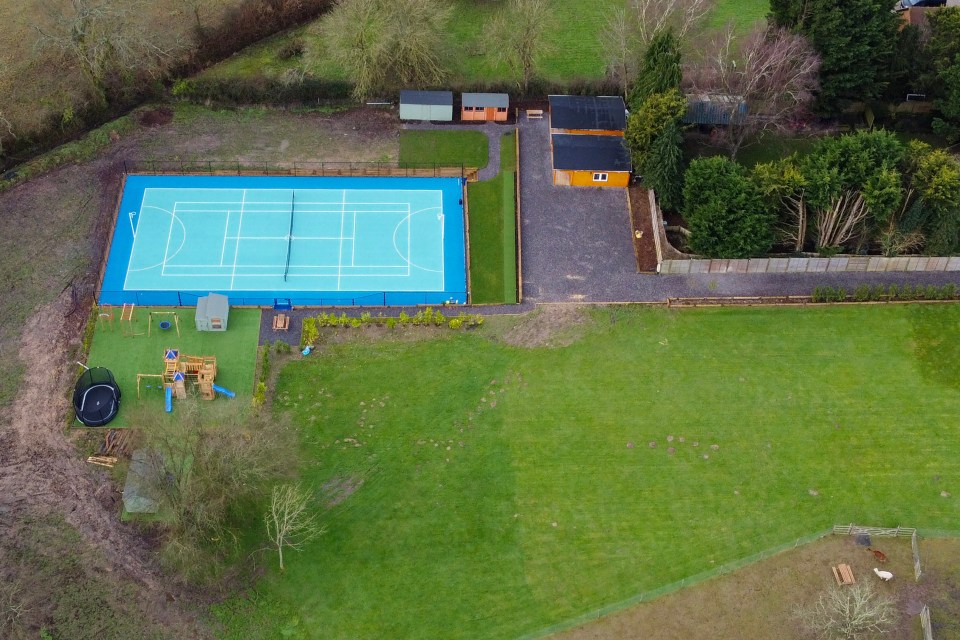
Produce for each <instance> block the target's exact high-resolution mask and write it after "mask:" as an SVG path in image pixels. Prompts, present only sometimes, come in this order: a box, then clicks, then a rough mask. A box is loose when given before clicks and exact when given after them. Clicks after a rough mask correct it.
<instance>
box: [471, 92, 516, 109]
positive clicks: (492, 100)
mask: <svg viewBox="0 0 960 640" xmlns="http://www.w3.org/2000/svg"><path fill="white" fill-rule="evenodd" d="M461 97H462V99H463V106H465V107H498V108H500V109H506V108H507V107H508V106H510V96H509V95H508V94H506V93H464V94H463V95H462V96H461Z"/></svg>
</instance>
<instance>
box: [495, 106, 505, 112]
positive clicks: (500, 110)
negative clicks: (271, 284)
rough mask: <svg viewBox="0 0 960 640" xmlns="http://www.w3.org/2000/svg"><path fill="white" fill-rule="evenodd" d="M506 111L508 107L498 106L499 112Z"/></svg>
mask: <svg viewBox="0 0 960 640" xmlns="http://www.w3.org/2000/svg"><path fill="white" fill-rule="evenodd" d="M506 112H507V108H506V107H497V113H506Z"/></svg>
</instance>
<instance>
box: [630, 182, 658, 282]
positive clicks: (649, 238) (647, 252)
mask: <svg viewBox="0 0 960 640" xmlns="http://www.w3.org/2000/svg"><path fill="white" fill-rule="evenodd" d="M629 192H630V226H631V228H632V229H633V251H634V253H635V254H636V256H637V271H638V272H639V273H656V271H657V247H656V244H655V241H654V238H653V234H654V230H653V221H652V220H651V218H650V198H649V195H648V192H647V190H646V189H644V188H642V187H638V186H632V187H630V189H629Z"/></svg>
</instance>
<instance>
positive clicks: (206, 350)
mask: <svg viewBox="0 0 960 640" xmlns="http://www.w3.org/2000/svg"><path fill="white" fill-rule="evenodd" d="M155 310H157V311H170V309H160V308H156V309H155ZM176 311H177V314H178V315H179V318H180V335H181V337H180V338H177V333H176V331H175V330H174V329H172V328H171V329H170V330H168V331H160V330H158V329H157V324H158V322H159V320H160V319H166V320H169V319H170V318H169V317H168V316H164V317H163V318H159V317H158V318H159V319H158V318H154V322H153V329H152V331H151V336H150V337H147V335H146V332H147V320H148V314H149V312H150V307H138V308H137V310H136V319H137V321H136V323H135V325H134V326H135V327H136V330H137V332H143V334H144V335H142V336H137V337H134V338H130V337H126V336H124V335H123V334H122V333H121V331H120V328H119V322H116V321H115V322H114V328H113V331H109V330H107V329H106V328H104V329H101V328H99V327H98V328H97V330H96V333H95V334H94V338H93V345H92V346H91V348H90V356H89V358H87V365H88V366H90V367H107V368H108V369H110V370H111V371H113V375H114V377H115V378H116V379H117V384H118V385H119V386H120V391H121V392H122V394H123V397H122V403H121V408H120V413H119V415H117V417H116V419H115V420H114V421H113V422H111V423H110V426H111V427H127V426H133V425H130V424H128V423H127V421H126V416H125V413H127V412H125V411H124V407H125V406H133V405H134V404H135V403H138V402H140V403H149V404H151V405H155V406H156V408H157V411H163V404H164V399H163V392H162V390H160V389H157V388H154V389H146V385H147V384H150V385H151V386H154V387H156V386H157V381H155V380H150V381H149V382H148V381H147V380H144V381H143V383H142V384H141V389H140V394H141V399H140V400H139V401H138V400H137V374H138V373H163V351H164V349H165V348H167V347H170V348H178V349H180V353H183V354H188V355H192V356H211V355H212V356H216V357H217V384H218V385H219V386H221V387H224V388H226V389H229V390H231V391H233V392H235V393H236V394H237V397H236V398H235V399H234V400H230V402H244V403H248V402H250V398H251V395H252V394H253V368H254V363H255V361H256V357H257V341H258V340H259V336H260V310H259V309H230V320H229V324H228V327H227V331H225V332H222V333H220V332H212V331H204V332H199V331H197V330H196V329H195V324H194V313H195V309H193V308H183V309H177V310H176ZM116 317H117V318H119V317H120V316H119V311H117V316H116ZM174 412H176V401H174Z"/></svg>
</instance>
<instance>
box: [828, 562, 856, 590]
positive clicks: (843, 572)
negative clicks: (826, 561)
mask: <svg viewBox="0 0 960 640" xmlns="http://www.w3.org/2000/svg"><path fill="white" fill-rule="evenodd" d="M831 568H832V569H833V577H834V578H836V580H837V584H838V585H840V586H843V585H845V584H855V583H856V582H857V580H856V578H854V577H853V569H851V568H850V565H848V564H838V565H837V566H835V567H831Z"/></svg>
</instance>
